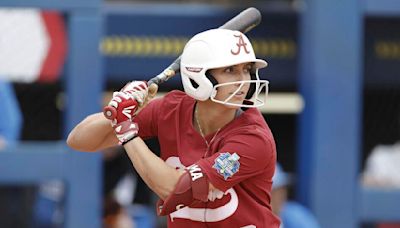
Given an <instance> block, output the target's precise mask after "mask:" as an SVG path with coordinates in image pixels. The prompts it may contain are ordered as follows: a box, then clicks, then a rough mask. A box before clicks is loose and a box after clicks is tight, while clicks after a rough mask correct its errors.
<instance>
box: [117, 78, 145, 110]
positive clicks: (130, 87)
mask: <svg viewBox="0 0 400 228" xmlns="http://www.w3.org/2000/svg"><path fill="white" fill-rule="evenodd" d="M148 90H149V89H148V87H147V83H146V82H145V81H132V82H129V83H128V84H126V85H125V86H124V87H123V88H122V89H121V92H124V93H126V94H129V95H130V96H131V97H132V98H133V99H135V100H136V101H137V102H138V104H139V106H143V104H144V102H145V101H146V97H147V95H148V93H149V91H148Z"/></svg>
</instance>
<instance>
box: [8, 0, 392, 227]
mask: <svg viewBox="0 0 400 228" xmlns="http://www.w3.org/2000/svg"><path fill="white" fill-rule="evenodd" d="M251 6H252V7H256V8H257V9H259V10H260V11H261V13H262V16H263V19H262V22H261V24H260V25H259V26H258V27H256V28H254V29H253V30H252V31H250V32H249V33H248V36H249V37H250V40H251V41H252V44H253V47H254V49H255V52H256V55H257V56H258V57H259V58H263V59H265V60H266V61H267V62H268V63H269V66H268V68H266V69H265V70H262V71H261V72H260V75H261V78H262V79H267V80H269V81H270V93H269V96H268V102H267V105H266V106H265V107H263V108H262V109H261V111H262V113H263V115H264V117H265V119H266V121H267V122H268V124H269V126H270V128H271V130H272V132H273V133H274V136H275V140H276V144H277V152H278V162H279V163H280V165H281V168H282V170H283V171H284V172H286V174H287V175H289V176H290V184H286V186H287V187H288V189H287V198H286V199H285V201H286V200H287V201H291V202H296V203H298V204H299V205H300V206H301V207H303V208H304V210H307V211H308V212H309V213H310V214H312V216H313V217H314V218H315V220H316V221H317V223H318V224H319V226H320V227H335V228H336V227H364V228H373V227H377V228H384V227H386V228H388V227H400V225H399V224H400V213H399V212H398V211H399V209H398V205H399V203H400V168H399V166H398V164H400V144H399V142H400V75H399V72H400V2H399V1H393V0H360V1H346V0H339V1H325V0H258V1H257V0H252V1H235V0H230V1H229V0H214V1H208V0H191V1H162V0H151V1H135V0H126V1H115V0H108V1H101V0H90V1H79V0H56V1H55V0H2V1H1V2H0V227H71V228H75V227H102V226H103V227H164V226H165V221H163V218H157V217H156V216H155V210H154V209H155V207H154V203H155V201H156V200H157V199H156V197H155V195H153V194H152V193H151V192H150V191H149V189H148V188H147V187H146V186H145V184H144V183H143V182H142V180H141V179H140V178H138V177H137V175H136V173H135V171H134V170H133V169H132V167H131V164H130V162H129V159H128V158H127V157H126V155H125V154H124V153H123V151H121V150H122V149H121V148H118V149H115V148H114V149H110V150H107V151H99V152H98V153H82V152H76V151H72V150H71V149H69V148H67V146H66V144H65V139H66V137H67V135H68V133H69V131H70V130H71V129H72V128H73V127H74V126H75V125H76V124H77V123H78V122H80V121H81V120H82V119H83V118H84V117H85V116H87V115H88V114H91V113H95V112H99V111H101V108H102V106H103V104H104V102H107V101H108V99H109V97H110V94H111V92H112V91H115V90H118V89H120V88H121V87H122V86H123V85H124V84H125V83H126V82H128V81H130V80H148V79H150V78H152V77H153V76H155V75H157V74H159V73H160V72H161V71H162V70H163V69H164V68H165V67H167V66H168V65H169V64H170V63H171V62H172V61H173V60H174V59H175V58H176V57H177V56H179V55H180V53H181V52H182V49H183V47H184V45H185V43H186V42H187V41H188V39H190V37H191V36H193V35H194V34H196V33H198V32H201V31H204V30H207V29H211V28H215V27H219V26H221V25H222V24H223V23H224V22H226V21H227V20H229V19H230V18H232V17H233V16H235V15H236V14H237V13H239V12H240V11H242V10H244V9H246V8H247V7H251ZM173 89H182V86H181V82H180V79H179V77H175V78H173V79H171V80H170V81H168V82H166V83H164V84H162V85H161V86H160V92H161V93H160V94H161V95H162V93H165V92H168V91H170V90H173ZM147 143H148V145H149V146H150V147H151V148H152V149H153V151H154V152H156V153H158V145H157V140H156V139H155V140H151V141H148V142H147ZM283 203H284V202H283ZM277 213H278V212H277ZM292 219H294V220H296V218H292ZM287 224H289V223H287ZM299 224H300V222H299ZM285 227H290V226H285ZM293 227H296V226H293ZM297 227H301V226H297ZM305 227H307V226H305ZM309 227H311V226H309Z"/></svg>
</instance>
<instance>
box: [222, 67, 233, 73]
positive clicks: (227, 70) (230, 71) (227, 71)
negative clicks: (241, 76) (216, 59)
mask: <svg viewBox="0 0 400 228" xmlns="http://www.w3.org/2000/svg"><path fill="white" fill-rule="evenodd" d="M233 71H234V68H233V66H230V67H227V68H225V69H224V72H225V73H232V72H233Z"/></svg>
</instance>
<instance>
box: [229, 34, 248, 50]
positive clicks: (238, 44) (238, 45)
mask: <svg viewBox="0 0 400 228" xmlns="http://www.w3.org/2000/svg"><path fill="white" fill-rule="evenodd" d="M233 36H235V37H237V38H239V40H238V42H237V43H236V46H237V50H236V51H234V50H231V53H232V55H238V54H240V51H241V50H242V47H243V49H244V52H246V53H247V54H249V53H250V51H248V50H247V44H246V42H244V39H243V36H242V34H239V35H233Z"/></svg>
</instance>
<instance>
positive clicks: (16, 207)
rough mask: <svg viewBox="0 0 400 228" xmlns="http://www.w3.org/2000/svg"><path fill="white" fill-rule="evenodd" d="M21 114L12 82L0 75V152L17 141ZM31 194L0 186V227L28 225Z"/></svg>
mask: <svg viewBox="0 0 400 228" xmlns="http://www.w3.org/2000/svg"><path fill="white" fill-rule="evenodd" d="M21 124H22V115H21V111H20V109H19V105H18V101H17V99H16V97H15V93H14V89H13V87H12V84H11V83H9V82H6V81H3V80H2V79H1V77H0V153H1V152H2V151H3V150H5V149H6V148H10V147H13V146H15V145H16V144H17V143H18V140H19V137H20V132H21ZM31 199H32V197H31V194H30V192H29V191H27V190H26V189H24V187H19V186H6V187H1V188H0V202H1V203H0V212H1V213H0V221H1V227H7V228H8V227H28V226H29V225H30V220H29V219H28V218H30V217H31V213H32V210H31V207H30V206H29V205H28V204H29V202H31ZM21 205H22V206H21Z"/></svg>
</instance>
